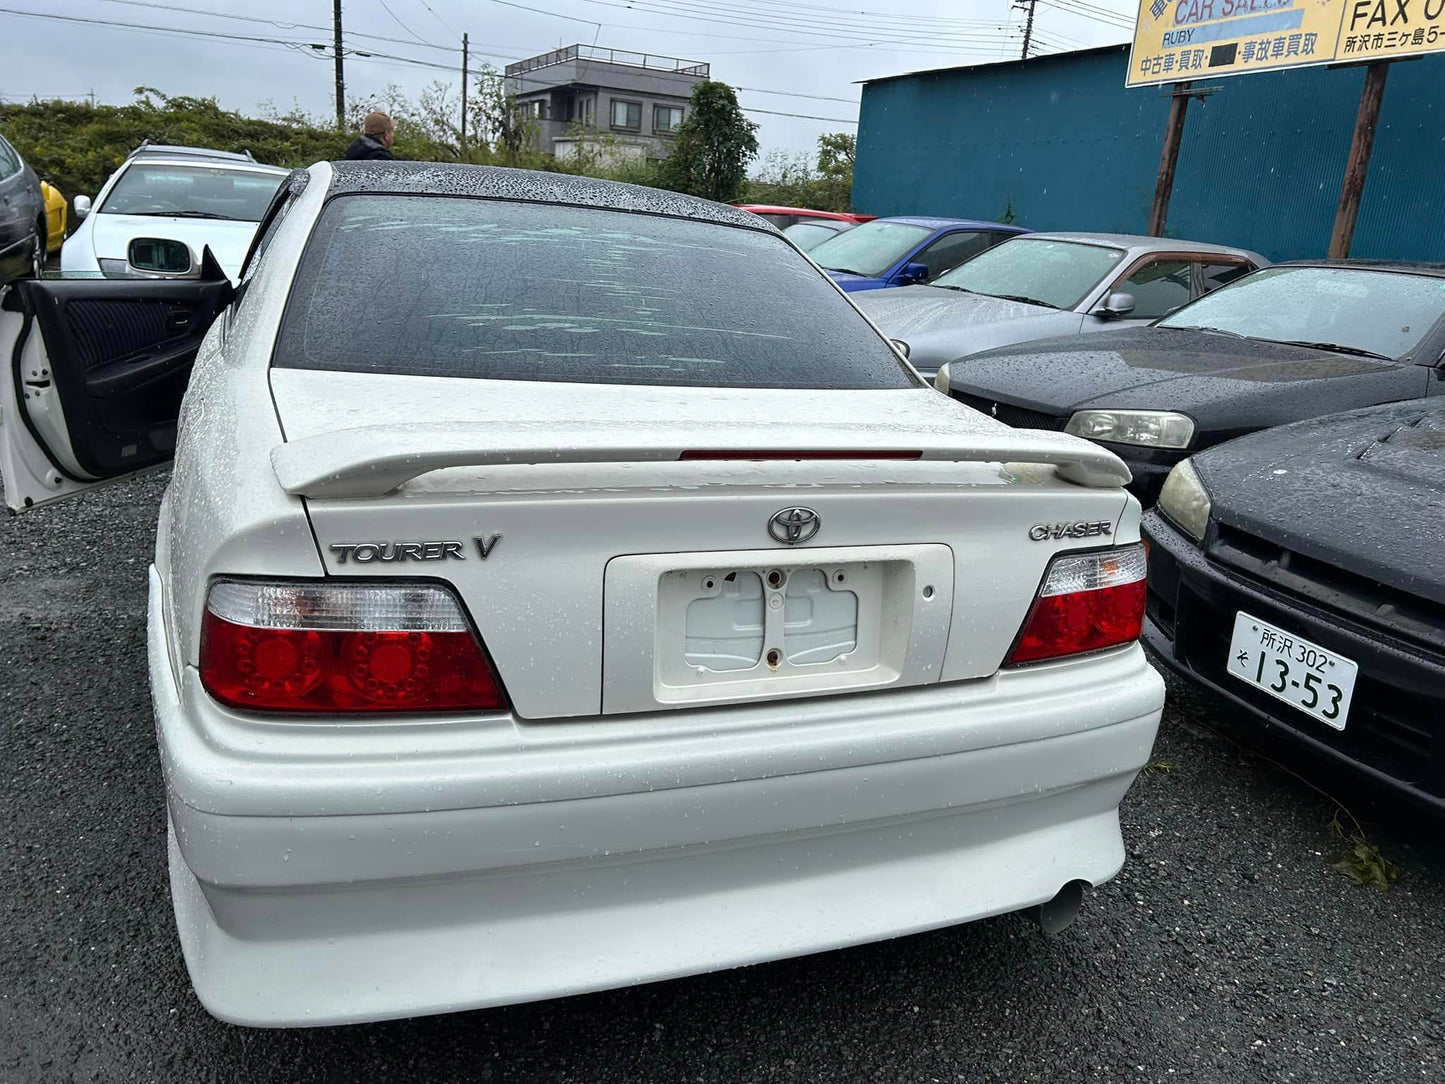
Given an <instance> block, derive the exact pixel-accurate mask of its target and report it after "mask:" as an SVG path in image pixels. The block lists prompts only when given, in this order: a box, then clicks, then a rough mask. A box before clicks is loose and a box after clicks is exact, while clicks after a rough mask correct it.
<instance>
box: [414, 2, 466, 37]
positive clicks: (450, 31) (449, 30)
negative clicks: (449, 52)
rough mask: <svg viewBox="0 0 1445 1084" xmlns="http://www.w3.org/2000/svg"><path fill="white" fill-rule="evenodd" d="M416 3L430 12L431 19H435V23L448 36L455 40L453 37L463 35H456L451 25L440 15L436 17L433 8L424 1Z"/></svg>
mask: <svg viewBox="0 0 1445 1084" xmlns="http://www.w3.org/2000/svg"><path fill="white" fill-rule="evenodd" d="M417 2H418V3H420V4H421V6H422V7H424V8H426V9H427V11H429V12H431V17H432V18H433V19H435V20H436V21H437V22H439V23H441V24H442V28H443V29H445V30H446V32H447V33H448V34H450V35H451V36H452V37H454V38H455V37H459V36H463V35H458V34H457V32H456V30H454V29H453V28H452V25H451V24H450V23H449V22H447V21H446V20H445V19H443V18H442V17H441V16H440V15H438V14H437V13H436V9H435V8H433V7H432V6H431V5H430V4H428V3H427V2H426V0H417Z"/></svg>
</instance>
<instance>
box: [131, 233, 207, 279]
mask: <svg viewBox="0 0 1445 1084" xmlns="http://www.w3.org/2000/svg"><path fill="white" fill-rule="evenodd" d="M125 262H126V263H127V264H128V265H129V267H130V269H131V270H132V271H136V272H139V273H140V274H142V275H163V276H165V277H166V278H179V277H180V276H182V275H188V274H190V272H191V268H192V267H193V266H195V261H194V260H193V259H192V258H191V246H190V245H188V244H186V243H185V242H184V241H173V240H170V239H169V238H164V237H137V238H135V239H134V240H133V241H131V243H130V245H129V247H128V248H127V249H126V258H125Z"/></svg>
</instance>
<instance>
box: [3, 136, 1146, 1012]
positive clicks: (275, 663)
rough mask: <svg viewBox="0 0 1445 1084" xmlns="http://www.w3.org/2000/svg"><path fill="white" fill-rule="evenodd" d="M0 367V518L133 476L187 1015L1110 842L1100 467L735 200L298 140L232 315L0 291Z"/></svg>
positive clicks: (1120, 501)
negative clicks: (0, 477)
mask: <svg viewBox="0 0 1445 1084" xmlns="http://www.w3.org/2000/svg"><path fill="white" fill-rule="evenodd" d="M0 352H3V357H4V358H5V359H6V362H7V364H8V366H9V369H10V372H9V373H7V379H5V380H4V381H3V382H0V388H3V394H0V411H3V413H0V420H3V427H0V428H3V459H0V468H3V472H4V480H5V490H6V499H7V501H8V502H9V504H10V506H11V507H12V508H14V509H17V510H20V509H24V508H27V507H31V506H32V505H38V504H41V503H44V502H49V501H53V500H56V499H59V498H61V497H65V496H69V495H72V494H76V493H79V492H80V491H82V490H84V489H86V488H87V487H89V486H92V485H95V484H98V483H100V482H104V481H109V480H114V479H117V478H121V477H124V476H126V475H128V474H130V473H133V472H135V471H138V470H143V469H146V468H150V467H155V466H158V465H161V464H163V463H165V462H166V461H167V460H168V459H170V458H171V456H172V453H173V452H174V457H175V466H174V472H173V474H172V476H171V480H170V485H169V489H168V490H167V493H166V497H165V500H164V502H163V505H162V509H161V514H160V523H159V526H158V531H157V538H156V551H155V564H154V567H153V568H152V569H151V571H150V614H149V654H150V676H151V684H152V694H153V699H154V704H155V717H156V734H157V740H158V744H159V748H160V755H161V760H162V765H163V769H164V774H165V780H166V786H167V802H168V807H169V821H170V872H171V886H172V895H173V900H174V904H175V910H176V918H177V927H178V929H179V933H180V939H181V944H182V947H183V949H184V952H185V958H186V962H187V965H188V967H189V969H190V974H191V978H192V981H193V983H194V985H195V989H196V991H197V993H198V995H199V996H200V998H201V1001H202V1002H203V1003H204V1004H205V1005H206V1007H207V1008H208V1009H210V1011H211V1012H213V1013H215V1014H216V1015H217V1016H220V1017H222V1018H223V1019H226V1020H231V1021H235V1022H239V1023H244V1024H251V1025H258V1026H270V1025H307V1024H330V1023H340V1022H345V1021H360V1020H374V1019H381V1018H387V1017H397V1016H412V1015H418V1014H422V1013H435V1012H445V1011H450V1010H456V1009H464V1008H470V1007H477V1006H486V1005H498V1004H505V1003H511V1002H520V1001H526V1000H530V999H537V998H546V997H555V996H558V995H562V994H569V993H574V992H578V991H585V990H597V989H603V988H607V987H613V986H618V985H623V984H629V983H636V982H644V981H648V980H653V979H662V978H667V977H670V976H677V975H685V974H690V973H696V972H701V971H706V970H710V969H714V968H719V967H726V966H732V965H737V964H745V963H750V962H754V961H759V960H767V959H773V958H778V957H783V956H789V955H795V954H800V953H806V952H813V951H817V950H822V949H829V948H834V947H837V946H842V945H849V944H854V943H858V942H864V941H868V940H873V939H878V938H884V937H890V936H893V935H897V934H902V933H908V932H912V931H917V930H925V929H929V928H933V927H939V926H944V925H948V924H952V923H958V922H965V921H968V920H971V919H977V918H980V917H983V916H986V915H994V914H999V913H1003V912H1007V911H1014V910H1021V909H1024V908H1029V907H1039V908H1040V911H1039V917H1040V919H1041V920H1042V921H1043V923H1044V925H1045V926H1046V928H1056V927H1060V926H1062V925H1063V924H1064V923H1066V922H1067V921H1068V920H1069V919H1071V918H1072V917H1073V913H1074V911H1075V909H1076V908H1077V905H1078V899H1079V897H1080V894H1081V892H1082V889H1083V887H1084V886H1086V885H1094V884H1098V883H1099V882H1101V881H1104V880H1106V879H1108V878H1110V877H1112V876H1113V875H1114V874H1115V873H1116V872H1117V871H1118V869H1119V868H1120V865H1121V864H1122V862H1123V860H1124V850H1123V846H1122V841H1121V838H1120V832H1119V824H1118V813H1117V811H1118V804H1119V801H1120V798H1121V797H1122V796H1123V794H1124V792H1125V790H1126V789H1127V788H1128V786H1129V784H1130V782H1131V781H1132V780H1133V778H1134V776H1135V774H1136V773H1137V772H1138V770H1139V768H1140V767H1141V766H1142V765H1143V764H1144V763H1145V762H1146V761H1147V759H1148V756H1149V752H1150V748H1151V745H1152V742H1153V739H1154V735H1155V731H1156V728H1157V725H1158V722H1159V715H1160V709H1161V707H1162V704H1163V698H1164V692H1163V685H1162V682H1161V681H1160V679H1159V677H1158V675H1157V674H1155V672H1154V671H1153V670H1152V669H1151V668H1150V667H1149V665H1148V664H1147V663H1146V661H1145V659H1144V656H1143V653H1142V651H1141V649H1140V648H1139V646H1138V644H1137V643H1136V642H1135V638H1136V637H1137V635H1138V633H1139V629H1140V625H1141V622H1142V619H1143V607H1144V584H1143V576H1144V555H1143V552H1142V550H1141V548H1140V546H1139V531H1138V527H1139V506H1138V504H1137V503H1136V502H1135V500H1134V499H1133V498H1132V497H1130V496H1129V495H1128V494H1127V493H1125V491H1124V489H1123V488H1122V486H1123V483H1124V482H1125V481H1127V479H1128V473H1127V471H1126V470H1125V469H1124V468H1123V466H1122V464H1121V463H1120V461H1119V460H1118V459H1116V458H1115V457H1114V456H1113V455H1112V454H1111V453H1110V452H1108V451H1107V450H1104V449H1101V448H1100V447H1098V446H1097V445H1095V444H1091V443H1089V442H1087V441H1083V440H1079V439H1076V438H1074V437H1069V436H1065V435H1063V434H1057V433H1033V432H1026V431H1017V430H1012V429H1009V428H1006V427H1005V426H1003V425H1001V424H999V423H997V422H995V421H993V420H991V419H989V418H987V417H984V416H983V415H980V414H978V413H976V412H973V411H970V410H968V409H966V408H964V407H962V406H960V405H958V404H956V403H953V402H951V401H950V400H948V399H946V398H945V397H943V396H940V395H936V394H934V393H933V392H932V391H931V390H930V389H929V388H927V387H926V386H925V385H924V384H923V383H922V382H920V381H919V379H918V378H917V377H916V376H915V375H914V374H913V372H912V371H911V370H910V369H909V368H908V367H907V366H906V365H904V364H903V363H902V362H901V361H900V359H899V357H898V355H897V354H896V353H895V352H894V351H893V349H892V348H891V347H890V346H889V345H888V343H887V342H886V340H884V339H883V338H882V336H881V335H880V334H879V333H878V332H877V331H876V330H875V329H874V328H873V327H871V326H870V325H869V324H868V323H867V321H866V320H865V319H864V318H863V317H862V316H861V315H860V314H859V312H858V311H857V310H856V309H855V308H854V307H853V306H852V305H851V304H850V303H849V302H848V301H847V300H846V298H845V297H844V296H843V295H842V294H841V293H840V292H839V291H838V290H837V288H836V287H834V286H833V285H832V283H831V282H829V280H828V279H827V278H826V277H824V276H823V274H822V273H821V272H819V271H818V270H817V268H816V267H814V266H813V265H812V264H811V263H809V261H808V260H807V259H805V258H804V257H803V256H802V255H800V254H799V253H798V252H797V250H796V249H794V248H793V247H792V246H791V245H789V244H788V243H787V242H786V241H785V240H783V239H782V238H781V237H780V236H779V235H778V234H777V232H776V231H775V230H774V229H773V228H772V227H771V226H769V225H768V224H767V223H766V222H764V221H763V220H761V219H759V218H757V217H756V216H755V215H751V214H748V213H747V212H744V211H739V210H735V209H733V208H729V207H724V206H721V205H718V204H712V203H706V202H703V201H699V200H693V199H689V198H685V197H681V196H676V195H672V194H669V193H662V192H656V191H652V190H649V189H642V188H634V187H631V186H626V185H617V184H610V183H606V182H602V181H594V180H588V179H585V178H574V177H566V176H558V175H552V174H532V173H523V172H517V171H509V170H497V169H485V168H479V167H440V166H429V165H408V164H403V163H395V164H392V163H388V164H385V165H380V164H377V163H357V164H348V163H337V164H333V165H325V164H322V165H317V166H314V167H312V168H311V169H310V170H307V171H303V172H299V173H297V174H295V175H294V176H293V178H292V179H291V180H290V181H288V183H287V184H286V185H285V186H283V188H282V190H281V191H280V192H279V193H278V195H277V198H276V200H275V201H274V202H273V204H272V205H271V207H270V209H269V210H268V211H267V214H266V217H265V219H264V220H263V222H262V225H261V228H260V230H259V232H258V235H257V242H256V245H255V246H254V248H253V250H252V252H251V253H250V255H249V256H248V257H247V261H246V264H245V267H244V270H243V272H242V274H241V276H240V281H239V284H238V285H236V286H235V287H234V289H233V287H232V284H231V283H230V282H229V281H227V279H226V276H225V275H224V273H223V272H222V271H221V270H220V268H219V267H217V266H216V265H215V263H214V261H213V260H207V261H206V262H205V266H204V267H203V268H202V273H201V277H200V279H198V280H186V281H174V280H172V281H165V280H160V281H156V280H131V281H121V280H116V281H105V280H94V279H91V280H88V281H65V280H63V279H61V280H50V279H47V280H43V281H33V282H20V283H17V284H15V285H14V286H12V287H11V288H10V289H9V290H8V291H6V292H5V293H4V295H3V298H0ZM188 379H189V388H188V390H185V391H184V401H182V395H183V389H184V388H185V387H186V384H187V380H188ZM178 413H179V420H178V418H177V415H178Z"/></svg>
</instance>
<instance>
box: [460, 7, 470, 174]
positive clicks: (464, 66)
mask: <svg viewBox="0 0 1445 1084" xmlns="http://www.w3.org/2000/svg"><path fill="white" fill-rule="evenodd" d="M467 48H468V42H467V36H466V35H465V34H463V35H462V138H461V144H462V161H463V162H465V161H466V160H467Z"/></svg>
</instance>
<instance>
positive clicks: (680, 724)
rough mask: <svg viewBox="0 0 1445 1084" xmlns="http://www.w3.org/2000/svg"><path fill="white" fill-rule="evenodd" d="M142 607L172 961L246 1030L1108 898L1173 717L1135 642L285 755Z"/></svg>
mask: <svg viewBox="0 0 1445 1084" xmlns="http://www.w3.org/2000/svg"><path fill="white" fill-rule="evenodd" d="M150 618H151V624H150V637H151V639H150V649H151V680H152V687H153V695H154V700H155V709H156V722H157V733H158V738H159V743H160V747H161V754H162V762H163V767H164V770H165V775H166V781H167V789H168V793H169V806H170V818H171V825H172V832H171V841H170V866H171V886H172V896H173V900H174V903H175V909H176V918H177V925H178V928H179V931H180V936H181V943H182V948H183V950H184V953H185V957H186V962H187V965H188V968H189V970H190V973H191V978H192V982H193V984H194V986H195V988H196V992H197V994H198V996H199V997H200V999H201V1001H202V1002H203V1003H204V1004H205V1006H206V1007H207V1008H208V1009H209V1010H210V1011H211V1012H212V1013H214V1014H215V1015H217V1016H219V1017H221V1018H222V1019H225V1020H229V1021H232V1022H236V1023H241V1024H248V1025H253V1026H291V1025H316V1024H338V1023H345V1022H352V1021H363V1020H376V1019H384V1018H388V1017H398V1016H414V1015H421V1014H426V1013H437V1012H447V1011H452V1010H458V1009H466V1008H477V1007H482V1006H488V1005H499V1004H508V1003H515V1002H521V1001H529V1000H536V999H541V998H548V997H556V996H561V995H565V994H573V993H580V992H583V991H589V990H598V989H606V988H609V987H615V986H620V985H626V984H632V983H638V982H647V981H651V980H655V979H664V978H670V977H675V976H681V975H687V974H695V973H698V972H703V971H709V970H714V969H717V968H722V967H731V966H736V965H740V964H747V963H753V962H758V961H762V960H769V959H777V958H780V957H786V956H792V955H798V954H803V953H808V952H815V951H820V950H824V949H830V948H835V947H840V946H844V945H850V944H857V943H861V942H865V941H870V940H876V939H880V938H886V937H891V936H895V935H899V934H905V933H910V932H914V931H918V930H925V929H930V928H935V927H939V926H945V925H950V924H954V923H958V922H965V921H969V920H971V919H976V918H981V917H984V916H987V915H993V914H1000V913H1004V912H1008V911H1013V910H1018V909H1020V908H1024V907H1028V906H1031V905H1033V904H1037V903H1041V902H1044V901H1045V900H1048V899H1050V898H1052V897H1053V896H1054V895H1055V894H1056V893H1057V892H1058V890H1059V889H1060V888H1062V887H1063V886H1064V885H1065V884H1067V883H1068V882H1070V881H1074V880H1083V881H1087V882H1089V883H1093V884H1097V883H1099V882H1101V881H1104V880H1107V879H1108V878H1109V877H1111V876H1113V875H1114V873H1116V872H1117V870H1118V869H1119V867H1120V865H1121V864H1122V862H1123V858H1124V852H1123V846H1122V842H1121V839H1120V834H1119V827H1118V819H1117V808H1118V803H1119V800H1120V799H1121V798H1122V796H1123V794H1124V792H1125V791H1126V790H1127V788H1128V786H1129V784H1130V782H1131V781H1132V780H1133V778H1134V775H1135V774H1136V773H1137V771H1138V769H1139V768H1140V767H1141V766H1142V765H1143V764H1144V763H1145V762H1146V761H1147V759H1148V756H1149V753H1150V749H1151V748H1152V745H1153V740H1154V735H1155V732H1156V730H1157V727H1158V721H1159V713H1160V708H1161V706H1162V702H1163V684H1162V682H1161V681H1160V679H1159V677H1158V675H1157V674H1156V673H1155V672H1154V671H1153V670H1152V669H1151V668H1150V667H1149V665H1148V664H1147V663H1146V662H1145V660H1144V657H1143V652H1142V650H1141V649H1140V648H1138V647H1137V646H1134V647H1129V648H1125V649H1120V650H1117V651H1113V652H1108V653H1104V654H1101V655H1099V656H1096V657H1092V658H1086V659H1079V660H1074V661H1072V662H1066V663H1056V664H1043V665H1040V666H1037V667H1033V668H1029V669H1026V670H1021V671H1017V672H1012V673H1007V674H1000V675H997V676H995V677H994V678H990V679H987V680H984V681H978V682H969V683H960V684H953V685H946V686H935V687H931V688H926V689H922V690H911V691H898V692H893V693H881V694H857V695H853V696H843V697H833V698H828V699H820V700H813V701H793V702H782V703H777V704H769V705H753V706H749V707H746V708H736V709H735V708H721V709H712V710H710V711H705V712H702V711H688V712H681V711H679V712H671V713H665V714H662V715H655V716H650V717H640V718H629V719H620V718H619V719H616V720H610V719H609V720H607V721H605V722H597V721H587V722H571V723H569V722H558V723H547V724H532V725H524V724H517V723H515V722H514V721H510V720H508V721H499V722H497V723H496V724H492V723H490V722H478V723H469V724H450V725H445V726H437V727H428V726H425V725H419V726H415V727H393V728H389V729H388V728H381V727H375V728H369V729H370V731H371V732H370V733H367V729H368V728H358V729H356V730H349V729H348V728H347V727H345V726H342V727H337V726H334V725H332V726H327V727H324V728H322V727H317V728H314V729H315V730H316V731H317V733H315V734H313V735H311V736H310V737H309V738H307V739H305V742H311V743H313V744H312V745H310V746H306V747H307V748H310V749H311V750H312V752H311V753H308V754H301V753H299V752H298V753H296V754H295V755H294V756H293V755H287V754H286V753H285V752H284V749H285V747H286V744H287V742H288V740H290V738H291V737H292V735H293V732H294V731H295V730H296V729H297V725H296V724H289V725H287V724H270V725H264V726H263V725H251V726H249V727H248V726H247V725H246V721H245V720H241V719H235V718H230V717H227V716H225V715H224V713H223V712H221V711H219V710H218V709H215V707H214V705H209V706H208V704H207V703H204V702H202V701H197V700H195V699H194V698H193V697H192V696H191V695H190V693H191V691H192V690H191V688H190V686H191V683H192V681H193V674H191V675H187V674H184V673H183V675H182V679H181V681H182V687H181V688H178V687H177V684H176V681H175V679H174V675H175V671H174V670H173V669H172V668H171V665H170V661H169V659H168V658H167V657H166V650H165V638H164V635H163V632H162V627H163V626H162V621H163V615H162V614H161V612H160V602H159V590H158V586H157V581H155V580H154V578H153V580H152V598H151V614H150ZM183 705H185V706H183ZM252 722H253V723H254V721H252ZM301 729H312V728H308V727H305V726H304V725H302V727H301ZM228 730H231V731H235V733H233V734H231V739H233V740H228V739H227V737H226V732H227V731H228ZM649 731H650V733H649ZM459 735H462V736H464V737H465V736H467V735H469V737H468V738H467V740H466V741H465V743H464V745H463V746H461V747H458V746H456V745H454V744H453V745H448V743H449V742H454V741H455V740H456V739H457V737H458V736H459ZM644 739H645V740H644ZM316 743H320V744H321V745H322V746H324V747H325V748H324V752H323V753H322V754H320V755H316V754H315V749H316V748H317V747H318V745H317V744H316ZM303 746H304V742H303ZM303 746H297V747H296V749H298V750H299V749H301V748H302V747H303ZM468 746H469V747H470V748H467V747H468ZM539 753H540V754H541V763H542V764H543V765H544V766H545V767H544V770H543V771H542V772H540V773H538V772H535V771H534V768H535V764H534V761H536V760H537V756H538V754H539Z"/></svg>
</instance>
